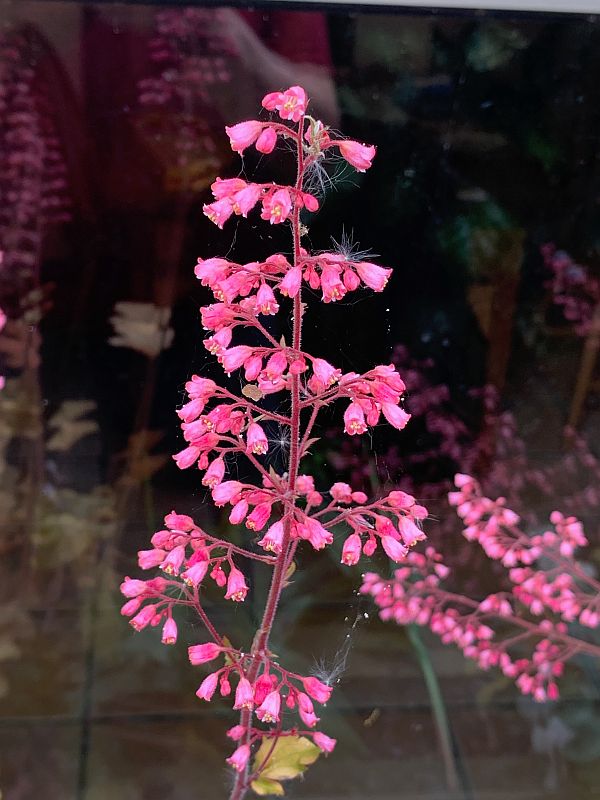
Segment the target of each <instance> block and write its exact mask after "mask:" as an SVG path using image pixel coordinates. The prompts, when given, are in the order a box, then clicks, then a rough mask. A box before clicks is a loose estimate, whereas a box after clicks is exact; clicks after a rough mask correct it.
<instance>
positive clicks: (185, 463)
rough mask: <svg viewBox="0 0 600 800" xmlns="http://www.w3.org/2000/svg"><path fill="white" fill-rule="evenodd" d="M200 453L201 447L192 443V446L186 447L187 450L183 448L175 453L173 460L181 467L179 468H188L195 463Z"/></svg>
mask: <svg viewBox="0 0 600 800" xmlns="http://www.w3.org/2000/svg"><path fill="white" fill-rule="evenodd" d="M199 455H200V448H199V447H195V446H194V445H190V447H186V448H185V450H181V451H180V452H179V453H175V455H174V456H173V460H174V461H175V463H176V464H177V466H178V467H179V469H187V468H188V467H191V466H192V464H195V463H196V461H197V460H198V456H199Z"/></svg>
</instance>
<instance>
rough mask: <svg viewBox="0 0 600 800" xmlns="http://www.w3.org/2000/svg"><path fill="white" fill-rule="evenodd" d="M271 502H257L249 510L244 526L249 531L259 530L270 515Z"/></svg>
mask: <svg viewBox="0 0 600 800" xmlns="http://www.w3.org/2000/svg"><path fill="white" fill-rule="evenodd" d="M271 507H272V503H259V504H258V505H257V506H256V507H255V508H254V510H253V511H251V512H250V514H249V515H248V518H247V520H246V527H247V528H248V529H249V530H251V531H261V530H262V529H263V528H264V527H265V525H266V524H267V522H268V521H269V517H270V516H271Z"/></svg>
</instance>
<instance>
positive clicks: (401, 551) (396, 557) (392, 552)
mask: <svg viewBox="0 0 600 800" xmlns="http://www.w3.org/2000/svg"><path fill="white" fill-rule="evenodd" d="M381 546H382V547H383V549H384V550H385V552H386V554H387V555H388V556H389V558H391V559H392V561H397V562H398V561H404V559H405V558H406V555H407V553H408V549H407V548H406V547H405V546H404V545H403V544H400V542H398V541H396V539H392V537H391V536H382V537H381Z"/></svg>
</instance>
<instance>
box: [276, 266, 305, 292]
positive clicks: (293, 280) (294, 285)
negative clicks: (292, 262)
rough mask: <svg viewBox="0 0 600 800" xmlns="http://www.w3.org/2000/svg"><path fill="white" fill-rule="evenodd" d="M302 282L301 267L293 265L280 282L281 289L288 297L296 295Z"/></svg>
mask: <svg viewBox="0 0 600 800" xmlns="http://www.w3.org/2000/svg"><path fill="white" fill-rule="evenodd" d="M301 284H302V270H301V269H300V267H292V268H291V269H290V270H289V272H287V273H286V274H285V276H284V277H283V280H282V281H281V283H280V284H279V291H280V292H281V294H283V295H285V296H286V297H296V295H297V294H298V292H299V291H300V286H301Z"/></svg>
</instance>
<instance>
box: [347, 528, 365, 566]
mask: <svg viewBox="0 0 600 800" xmlns="http://www.w3.org/2000/svg"><path fill="white" fill-rule="evenodd" d="M361 548H362V542H361V539H360V536H359V535H358V533H352V534H350V536H348V538H347V539H346V541H345V542H344V547H343V548H342V564H346V566H349V567H353V566H354V565H355V564H358V560H359V558H360V553H361Z"/></svg>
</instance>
